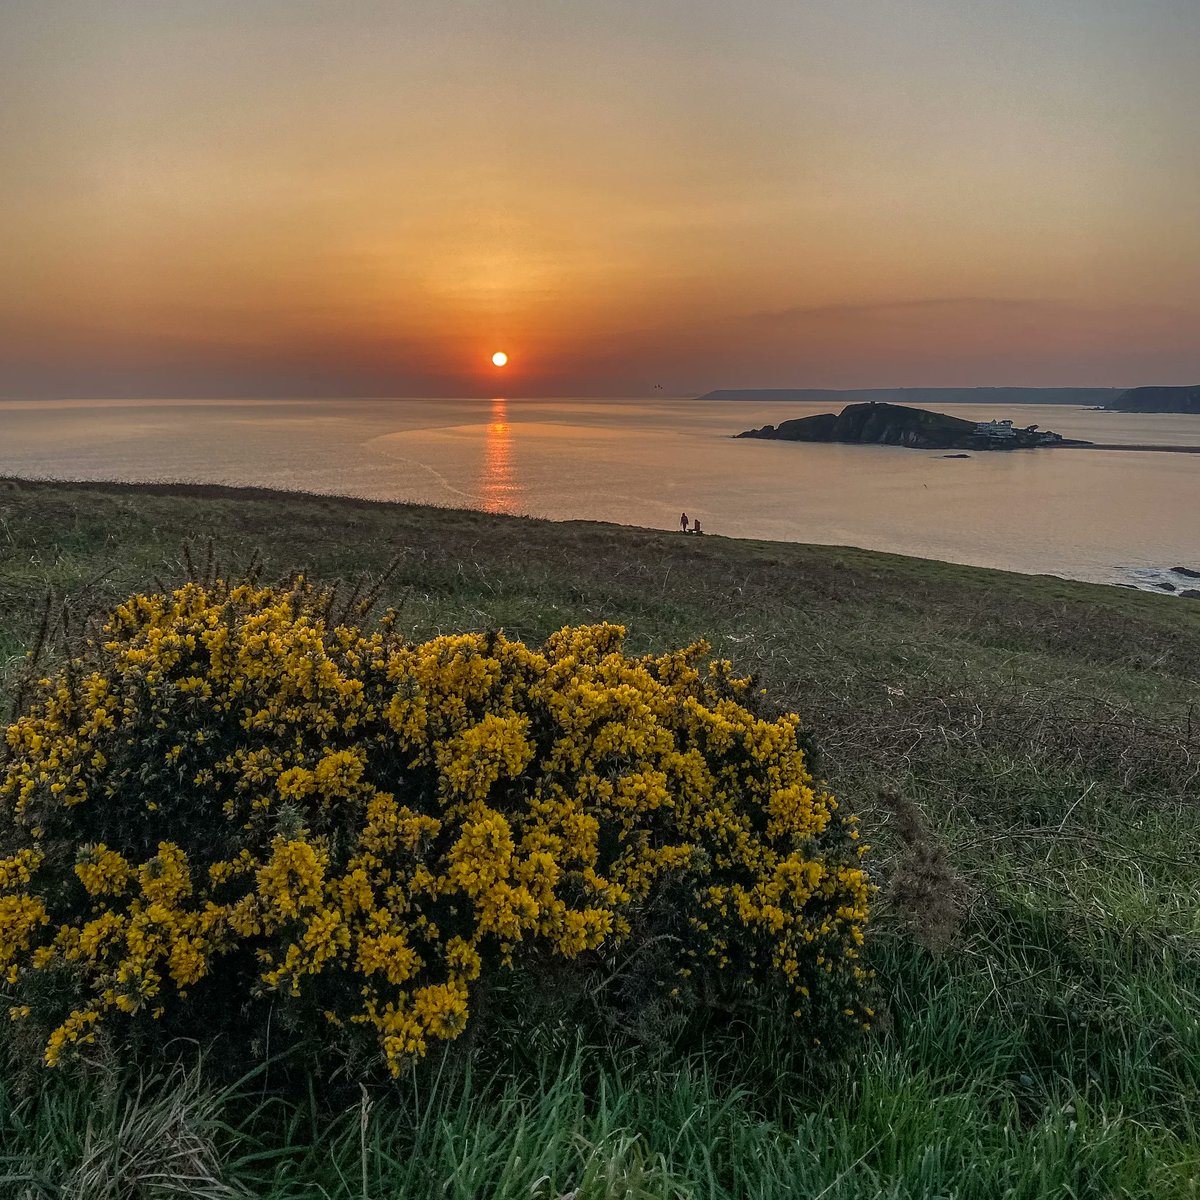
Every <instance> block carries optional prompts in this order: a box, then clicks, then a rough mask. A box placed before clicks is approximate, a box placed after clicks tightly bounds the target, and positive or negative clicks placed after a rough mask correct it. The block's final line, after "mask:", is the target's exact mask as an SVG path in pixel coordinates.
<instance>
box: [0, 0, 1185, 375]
mask: <svg viewBox="0 0 1200 1200" xmlns="http://www.w3.org/2000/svg"><path fill="white" fill-rule="evenodd" d="M1198 47H1200V5H1198V4H1196V3H1195V2H1194V0H1139V2H1137V3H1133V2H1131V0H1056V3H1054V4H1047V3H1044V2H1043V0H1037V2H1036V3H1035V2H1034V0H991V2H989V3H987V4H983V3H980V4H973V3H972V4H967V3H963V2H962V0H807V2H804V3H802V2H800V0H772V2H771V3H761V2H753V0H751V2H741V3H736V4H735V3H733V2H732V0H727V2H722V3H713V2H710V0H672V2H669V3H667V2H662V0H642V2H640V3H627V2H625V0H607V2H606V3H586V2H584V0H577V2H569V3H568V2H564V0H506V2H503V3H486V4H484V3H471V2H469V0H462V2H458V3H453V4H447V3H445V2H444V0H442V2H439V3H425V2H424V0H419V2H417V0H408V2H406V3H403V4H398V3H392V2H388V3H383V2H378V3H377V2H358V3H355V2H353V0H348V2H347V3H338V4H334V3H326V2H320V3H319V2H316V0H256V2H254V3H247V2H244V0H243V2H240V3H233V2H231V0H174V2H172V3H170V4H164V3H161V0H138V2H136V3H134V2H131V0H105V2H104V3H97V2H96V0H4V4H3V5H2V6H0V81H2V82H0V87H2V88H3V94H2V96H0V157H2V160H3V161H4V162H5V164H6V171H5V186H4V188H3V189H0V245H3V246H4V252H3V270H2V271H0V395H10V396H22V395H35V396H36V395H114V394H116V395H122V394H130V395H220V394H224V395H229V394H289V393H310V394H311V393H316V394H330V395H339V394H358V395H364V394H367V395H384V394H396V395H400V394H408V395H414V394H415V395H443V394H444V395H473V394H492V393H494V392H496V391H497V390H500V389H501V388H502V389H503V390H505V391H507V392H508V393H509V394H551V395H583V394H588V395H629V394H645V393H649V392H650V391H651V390H652V389H653V388H654V387H655V385H661V386H662V387H663V389H664V390H665V391H666V392H667V393H668V394H685V393H688V392H693V391H703V390H707V389H709V388H714V387H734V386H789V385H791V386H806V387H821V386H846V387H862V386H889V385H913V386H919V385H929V386H933V385H970V384H991V385H999V384H1018V383H1023V384H1066V383H1074V384H1113V385H1128V384H1137V383H1174V382H1194V381H1195V380H1196V379H1198V378H1200V336H1198V331H1200V220H1198V219H1197V218H1196V215H1195V213H1196V194H1197V189H1196V185H1197V181H1200V134H1198V133H1197V124H1196V121H1195V111H1196V98H1195V66H1194V64H1195V57H1196V50H1197V48H1198ZM495 349H504V350H507V351H508V352H509V353H510V355H511V356H512V362H511V363H510V365H509V367H508V368H506V369H505V372H504V373H503V374H500V373H498V372H496V371H495V370H494V369H493V368H492V367H491V366H490V363H489V358H490V355H491V352H492V351H493V350H495ZM501 381H502V382H501Z"/></svg>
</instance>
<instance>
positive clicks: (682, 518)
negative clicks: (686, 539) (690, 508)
mask: <svg viewBox="0 0 1200 1200" xmlns="http://www.w3.org/2000/svg"><path fill="white" fill-rule="evenodd" d="M687 531H688V519H687V513H680V514H679V532H680V533H687Z"/></svg>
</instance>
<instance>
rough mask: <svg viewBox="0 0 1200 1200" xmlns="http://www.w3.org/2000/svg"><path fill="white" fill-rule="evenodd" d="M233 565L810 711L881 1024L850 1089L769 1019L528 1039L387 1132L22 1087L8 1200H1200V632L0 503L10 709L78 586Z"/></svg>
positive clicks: (888, 578)
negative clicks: (851, 870) (193, 562)
mask: <svg viewBox="0 0 1200 1200" xmlns="http://www.w3.org/2000/svg"><path fill="white" fill-rule="evenodd" d="M210 540H211V544H212V547H213V550H212V553H215V554H216V555H217V556H218V557H219V559H220V561H221V563H222V564H223V565H224V567H225V569H226V570H227V571H229V572H236V571H237V570H238V569H239V567H243V566H245V565H246V564H247V563H249V562H250V560H251V558H252V556H254V555H255V554H258V555H261V557H262V558H263V559H264V560H265V562H266V573H267V575H268V576H271V575H278V576H286V575H289V574H291V573H293V572H295V571H298V570H304V571H305V572H307V573H308V574H310V575H311V576H312V577H314V578H317V579H321V580H325V581H328V580H333V579H338V578H341V579H346V580H353V579H355V578H356V577H358V576H360V575H361V574H362V573H364V572H369V573H374V574H378V573H380V572H382V571H383V570H384V569H385V568H386V567H387V566H388V565H389V564H390V563H392V562H393V561H395V562H397V564H398V565H397V568H396V570H395V572H394V573H393V575H392V576H391V578H390V581H389V583H388V585H387V588H386V590H385V594H384V601H385V603H387V604H389V605H391V606H392V607H394V609H395V610H396V612H397V613H398V620H399V624H400V627H401V628H402V629H404V630H406V631H409V632H411V635H412V636H413V637H414V638H418V637H420V638H424V637H427V636H430V635H432V634H436V633H438V632H445V631H450V630H459V629H489V628H497V627H503V628H504V629H505V630H506V631H507V632H508V633H510V634H511V635H513V636H518V637H521V638H524V639H526V640H532V641H535V642H536V641H539V640H541V639H542V638H543V637H545V636H546V635H547V634H548V633H550V632H552V631H554V630H555V629H558V628H560V627H561V626H563V625H565V624H575V623H583V622H592V621H598V620H608V621H617V622H620V623H622V624H624V625H626V626H627V627H628V630H629V644H630V647H631V648H632V649H635V650H639V651H640V650H649V649H662V648H666V647H669V646H673V645H678V644H682V643H685V642H688V641H691V640H693V639H695V638H697V637H705V638H707V639H708V640H709V641H710V642H711V643H712V645H713V647H714V649H715V650H716V651H718V652H719V653H720V654H721V655H724V656H727V657H729V658H731V659H733V661H734V662H735V664H736V665H738V666H739V667H741V668H743V669H744V670H746V671H747V672H754V673H756V674H757V675H758V677H759V678H760V679H761V682H762V684H763V686H765V687H767V688H769V689H770V693H771V695H772V697H773V698H774V699H775V700H776V701H777V702H778V704H779V705H780V706H781V707H786V708H791V709H794V710H795V711H797V712H799V713H800V714H801V716H802V718H803V721H804V724H805V726H806V727H807V728H808V729H809V730H811V732H812V735H813V739H814V743H815V768H816V770H817V772H818V773H820V774H822V775H823V776H825V777H826V778H828V779H829V781H830V782H831V783H832V785H833V786H834V788H835V789H836V791H837V792H838V794H839V796H840V797H842V798H843V800H844V801H845V802H847V803H848V804H849V805H850V806H851V807H852V808H854V809H855V810H856V811H858V812H859V813H860V814H862V817H863V822H864V826H865V828H866V831H867V837H868V839H869V840H870V841H871V842H872V843H873V844H874V845H875V847H876V852H875V854H874V863H873V866H874V870H875V872H876V875H877V878H878V882H879V884H880V888H881V892H880V898H879V901H878V904H877V910H878V912H877V918H876V920H875V923H874V931H873V934H872V938H871V943H870V950H871V958H872V963H873V965H874V967H875V969H876V972H877V975H878V985H879V989H880V994H881V1007H882V1013H883V1020H882V1021H881V1023H880V1027H879V1028H878V1029H877V1030H876V1031H874V1032H873V1033H872V1034H870V1035H868V1036H866V1037H865V1038H864V1040H863V1041H862V1043H861V1044H860V1045H859V1046H858V1047H857V1048H856V1049H855V1050H854V1051H853V1052H852V1053H851V1054H850V1056H849V1058H847V1059H846V1060H845V1061H842V1062H840V1063H837V1064H835V1065H833V1066H832V1067H825V1068H817V1067H816V1066H814V1065H813V1064H812V1063H811V1062H810V1061H809V1060H808V1059H807V1058H806V1057H805V1055H804V1054H803V1053H802V1052H800V1051H799V1050H797V1049H795V1048H794V1047H793V1046H792V1044H791V1043H790V1042H789V1040H788V1038H787V1032H786V1030H781V1029H779V1028H773V1027H771V1026H769V1025H762V1026H757V1027H744V1028H743V1027H739V1028H730V1029H724V1030H716V1031H713V1032H712V1033H711V1036H708V1037H707V1038H706V1039H705V1040H703V1041H702V1042H701V1043H699V1044H697V1042H696V1041H695V1039H692V1040H691V1041H689V1042H688V1044H687V1045H686V1047H685V1048H682V1049H679V1050H678V1051H677V1052H673V1051H672V1049H671V1047H669V1046H668V1047H662V1048H659V1049H658V1050H656V1051H654V1052H647V1051H645V1050H644V1049H640V1048H638V1047H635V1046H625V1045H614V1044H596V1043H595V1040H594V1039H588V1038H580V1037H577V1036H574V1035H573V1034H572V1031H570V1030H564V1029H561V1028H558V1029H553V1030H547V1031H542V1032H537V1033H530V1034H529V1035H528V1036H524V1035H521V1036H518V1035H517V1034H518V1032H519V1031H514V1036H512V1037H511V1038H510V1039H508V1041H507V1042H506V1043H505V1044H502V1045H500V1044H498V1045H493V1046H489V1047H487V1048H486V1050H485V1051H484V1052H482V1053H481V1054H480V1056H479V1061H478V1063H477V1065H476V1066H475V1067H474V1068H473V1069H472V1071H471V1072H468V1073H466V1074H464V1073H462V1072H452V1073H449V1074H447V1075H445V1076H441V1075H438V1074H437V1073H435V1072H433V1071H430V1072H425V1073H421V1072H418V1073H417V1074H416V1075H415V1076H414V1077H413V1078H412V1079H411V1080H408V1081H405V1082H402V1083H400V1084H398V1085H396V1087H395V1089H394V1090H391V1091H386V1092H383V1093H378V1094H372V1095H370V1096H365V1095H364V1096H363V1097H362V1098H361V1099H360V1100H359V1101H358V1102H357V1103H356V1102H354V1099H353V1097H352V1096H347V1095H346V1094H344V1091H339V1093H338V1094H337V1096H336V1097H334V1096H330V1095H323V1094H322V1093H321V1091H320V1088H319V1085H317V1084H316V1083H315V1082H313V1083H312V1086H311V1087H309V1086H304V1087H297V1086H295V1079H296V1076H295V1073H294V1072H293V1074H292V1075H291V1076H290V1078H291V1080H292V1086H291V1088H290V1090H288V1089H280V1088H279V1087H277V1086H275V1085H274V1084H273V1083H272V1080H271V1078H270V1077H269V1072H268V1073H267V1074H258V1075H255V1076H254V1077H253V1078H250V1079H248V1080H246V1081H245V1082H243V1083H242V1084H241V1085H240V1086H237V1087H235V1088H233V1089H232V1090H230V1091H227V1092H223V1093H217V1092H214V1091H213V1090H212V1088H213V1087H214V1086H215V1085H212V1084H210V1083H208V1082H206V1081H205V1079H204V1078H202V1077H200V1076H197V1075H196V1074H194V1073H193V1074H191V1075H188V1074H180V1073H179V1072H175V1073H172V1072H171V1070H170V1069H169V1068H166V1067H162V1068H159V1069H158V1070H157V1072H156V1070H155V1069H154V1068H152V1067H150V1066H142V1067H140V1068H139V1067H137V1066H136V1065H130V1064H124V1065H122V1066H121V1067H120V1068H113V1069H112V1070H110V1071H109V1072H108V1073H107V1074H102V1075H100V1076H97V1077H93V1078H91V1079H89V1080H86V1081H81V1080H78V1079H71V1078H67V1077H58V1076H54V1077H51V1078H49V1079H48V1080H47V1081H46V1083H45V1085H44V1086H43V1087H42V1088H41V1089H40V1090H39V1091H38V1092H36V1093H34V1094H32V1095H30V1094H27V1093H26V1092H24V1091H22V1089H21V1088H20V1087H19V1086H17V1085H16V1084H5V1083H0V1196H9V1195H11V1196H14V1197H16V1196H21V1197H24V1196H30V1197H33V1196H39V1197H40V1196H60V1195H79V1196H89V1197H91V1196H113V1197H116V1196H125V1195H146V1196H150V1195H158V1194H178V1195H184V1194H195V1195H213V1196H217V1195H246V1194H249V1195H263V1196H271V1197H308V1196H339V1197H364V1196H367V1197H394V1196H395V1197H400V1196H404V1197H408V1196H412V1197H417V1196H421V1197H425V1196H452V1197H489V1198H490V1197H518V1196H522V1197H538V1196H543V1197H551V1198H554V1197H559V1196H564V1195H567V1194H570V1193H572V1192H574V1194H575V1197H576V1200H593V1198H595V1197H625V1196H628V1197H641V1196H645V1197H675V1196H680V1197H684V1196H694V1197H697V1198H701V1197H774V1196H791V1195H796V1196H806V1197H831V1198H832V1197H850V1196H872V1197H873V1196H886V1197H909V1196H911V1197H926V1196H946V1197H950V1196H954V1197H976V1196H978V1197H995V1196H1013V1197H1039V1196H1078V1197H1082V1196H1160V1197H1161V1196H1193V1195H1196V1194H1198V1193H1200V851H1198V849H1197V844H1198V837H1197V835H1198V833H1200V603H1196V602H1193V601H1187V600H1179V599H1174V598H1167V597H1156V596H1149V595H1144V594H1139V593H1134V592H1130V591H1125V590H1121V589H1118V588H1105V587H1099V586H1094V585H1087V584H1080V583H1072V582H1067V581H1063V580H1058V579H1050V578H1044V577H1036V578H1035V577H1025V576H1018V575H1011V574H1006V573H1002V572H995V571H984V570H977V569H972V568H966V567H956V566H949V565H945V564H938V563H932V562H925V561H921V560H916V559H905V558H900V557H896V556H889V555H883V554H877V553H871V552H866V551H860V550H853V549H845V548H830V547H817V546H804V545H791V544H775V543H762V542H748V541H735V540H729V539H723V538H716V537H704V538H692V537H687V538H685V537H682V536H680V535H678V534H660V533H655V532H651V531H644V530H636V529H626V528H619V527H614V526H606V525H598V524H588V523H582V522H570V523H550V522H543V521H534V520H529V519H518V518H504V517H494V516H487V515H484V514H480V513H472V512H462V511H454V510H441V509H431V508H418V507H409V506H403V505H389V504H377V503H368V502H361V501H353V500H342V499H334V498H323V497H310V496H297V495H283V494H277V493H267V492H253V491H243V490H237V491H234V490H225V489H219V488H200V487H196V488H188V487H183V486H165V485H164V486H162V487H124V486H117V485H105V486H100V485H67V484H31V483H22V482H17V481H0V687H3V688H4V689H5V690H11V685H12V681H13V680H14V678H15V675H16V672H17V670H18V667H19V663H20V659H21V656H22V655H23V654H24V653H25V651H26V650H27V648H28V646H29V644H30V642H31V641H32V639H33V637H34V635H35V631H36V629H37V627H38V624H39V621H40V618H41V615H42V612H43V611H44V602H45V597H46V595H47V593H48V591H49V592H50V593H51V594H52V596H53V607H52V610H51V611H52V613H53V614H55V616H56V617H57V615H58V614H60V613H62V612H66V613H68V614H70V616H71V618H72V619H74V620H78V619H79V618H80V616H81V615H82V614H83V613H85V612H87V611H90V610H96V609H102V608H103V607H104V606H105V605H107V604H108V603H110V602H111V601H112V600H114V599H115V598H117V597H120V596H123V595H124V594H126V593H127V592H129V591H131V590H133V589H139V588H142V589H144V588H147V587H154V586H156V584H155V580H156V579H161V580H163V581H166V582H170V581H171V580H173V579H177V578H178V577H179V576H180V574H181V572H182V571H183V570H184V549H183V547H184V545H185V543H187V544H189V546H190V549H189V551H188V553H190V554H191V556H192V557H193V558H196V559H203V558H205V557H206V556H207V555H208V554H209V553H210V551H209V548H208V546H209V542H210ZM884 792H886V793H889V794H888V795H886V796H881V793H884ZM172 1180H174V1183H173V1182H172ZM176 1185H178V1186H176ZM138 1187H140V1188H141V1189H142V1190H141V1191H138V1190H136V1189H137V1188H138ZM172 1187H175V1189H176V1190H175V1191H173V1192H172V1191H171V1190H170V1189H171V1188H172ZM155 1189H158V1190H157V1191H156V1190H155Z"/></svg>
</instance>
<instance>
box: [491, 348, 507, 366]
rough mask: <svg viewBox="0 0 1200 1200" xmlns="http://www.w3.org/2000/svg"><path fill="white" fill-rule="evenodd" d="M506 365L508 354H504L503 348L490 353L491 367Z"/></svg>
mask: <svg viewBox="0 0 1200 1200" xmlns="http://www.w3.org/2000/svg"><path fill="white" fill-rule="evenodd" d="M507 365H508V355H507V354H505V353H504V351H503V350H497V351H496V353H495V354H493V355H492V366H493V367H504V366H507Z"/></svg>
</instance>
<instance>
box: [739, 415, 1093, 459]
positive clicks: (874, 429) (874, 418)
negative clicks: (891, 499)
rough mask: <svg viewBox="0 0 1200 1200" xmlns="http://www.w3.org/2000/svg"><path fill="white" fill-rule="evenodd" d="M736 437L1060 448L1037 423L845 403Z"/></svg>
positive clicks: (1058, 439)
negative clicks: (837, 408) (969, 418)
mask: <svg viewBox="0 0 1200 1200" xmlns="http://www.w3.org/2000/svg"><path fill="white" fill-rule="evenodd" d="M735 436H736V437H740V438H765V439H769V440H775V441H784V442H852V443H858V444H862V445H882V446H910V447H912V448H913V449H915V450H1021V449H1027V448H1029V447H1031V446H1052V445H1063V444H1064V442H1063V439H1062V438H1061V437H1060V436H1059V435H1058V434H1057V433H1051V432H1050V431H1049V430H1039V429H1038V427H1037V426H1036V425H1030V426H1029V427H1028V428H1026V429H1020V428H1014V427H1013V425H1012V422H1010V421H1009V422H976V421H964V420H963V419H962V418H961V417H950V416H947V415H946V414H945V413H936V412H930V411H929V410H928V409H924V408H906V407H904V406H903V405H900V404H848V405H846V407H845V408H843V409H842V411H841V412H840V413H838V414H837V415H834V414H833V413H820V414H819V415H817V416H815V417H797V418H796V419H795V420H793V421H784V422H782V423H781V424H779V425H764V426H763V427H762V428H761V429H747V430H746V431H745V432H744V433H739V434H736V435H735ZM1071 444H1074V445H1079V444H1081V443H1078V442H1076V443H1071Z"/></svg>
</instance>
